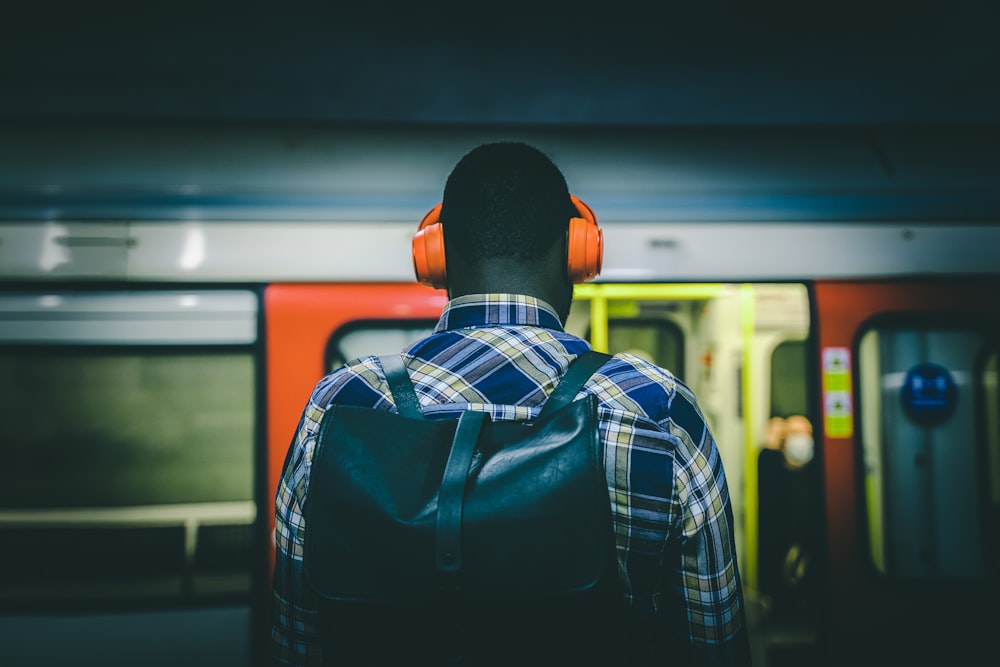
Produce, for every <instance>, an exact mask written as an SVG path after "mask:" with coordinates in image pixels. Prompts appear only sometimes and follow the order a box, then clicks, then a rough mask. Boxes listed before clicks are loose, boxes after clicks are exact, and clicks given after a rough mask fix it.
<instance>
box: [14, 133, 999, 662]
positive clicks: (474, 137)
mask: <svg viewBox="0 0 1000 667" xmlns="http://www.w3.org/2000/svg"><path fill="white" fill-rule="evenodd" d="M503 140H518V141H526V142H528V143H530V144H532V145H535V146H537V147H538V148H540V149H541V150H543V151H544V152H546V153H547V154H548V155H550V156H551V157H552V159H553V160H554V161H555V162H556V164H557V165H559V167H560V168H561V169H562V170H563V172H564V173H565V175H566V179H567V182H568V183H569V186H570V190H571V191H572V192H574V193H575V194H577V195H578V196H580V197H581V198H582V199H584V200H585V201H586V202H587V203H588V204H589V205H590V206H591V207H592V208H593V210H594V211H595V213H596V215H597V218H598V221H599V222H600V224H601V227H602V228H603V230H604V235H605V236H604V238H605V260H604V268H603V271H602V273H601V275H600V276H599V277H598V279H597V280H595V281H592V282H589V283H585V284H582V285H578V286H577V288H576V291H575V295H574V305H573V308H572V311H571V312H570V315H569V318H568V320H567V322H566V328H567V330H569V331H571V332H574V333H576V334H578V335H580V336H582V337H585V338H587V339H588V340H589V341H590V342H591V344H592V345H593V347H595V348H596V349H599V350H604V351H609V352H612V353H616V352H626V351H627V352H631V353H634V354H639V355H642V356H645V357H647V358H649V359H651V360H653V361H655V362H656V363H658V364H660V365H662V366H664V367H667V368H669V369H671V370H672V371H673V372H674V373H675V374H676V375H677V376H678V377H679V378H681V379H682V380H683V381H684V382H685V383H686V384H688V385H689V386H690V387H691V388H692V389H693V390H694V391H695V393H696V395H697V396H698V398H699V401H700V405H701V408H702V410H703V411H704V413H705V416H706V419H707V421H708V423H709V425H710V427H711V428H712V431H713V433H714V435H715V437H716V439H717V441H718V443H719V447H720V451H721V454H722V458H723V462H724V465H725V469H726V475H727V479H728V483H729V489H730V494H731V498H732V502H733V508H734V515H735V521H736V537H737V547H738V558H739V563H740V567H741V572H742V575H743V583H744V593H745V599H746V610H747V619H748V624H749V627H750V637H751V647H752V652H753V656H754V662H755V664H757V665H759V666H772V665H774V666H780V665H805V664H816V665H842V664H843V665H858V664H871V665H885V664H907V665H912V664H928V665H937V664H987V663H990V664H993V663H995V661H996V660H997V656H996V651H995V649H994V648H993V647H992V645H991V642H990V639H991V630H992V628H993V627H994V626H995V621H996V618H997V615H996V612H995V611H994V610H993V608H994V602H993V600H994V597H993V596H994V594H995V593H996V592H997V591H998V582H1000V579H998V566H1000V551H998V550H1000V544H998V538H997V535H1000V394H998V389H997V373H998V369H997V366H998V358H1000V164H998V162H997V160H996V159H995V156H996V155H998V154H1000V127H998V126H995V125H990V124H983V125H962V126H951V125H936V126H864V127H857V126H819V127H812V126H766V125H761V126H748V127H713V126H697V127H666V128H665V127H641V126H637V127H616V126H609V127H593V126H574V125H568V126H544V125H540V126H489V125H484V126H477V125H436V124H426V123H425V124H363V123H327V124H324V123H313V124H309V123H296V124H281V123H266V122H243V123H225V124H223V123H208V122H194V121H190V122H186V121H176V122H167V121H163V122H154V121H128V120H120V121H113V122H112V121H103V120H67V119H62V120H59V119H30V120H29V119H23V120H17V119H14V120H11V121H9V122H7V123H5V124H4V125H3V126H0V146H2V147H3V150H2V151H0V425H2V426H0V457H2V461H3V463H2V465H0V479H2V482H3V483H2V484H0V536H2V543H3V545H4V548H3V549H0V563H2V567H0V636H2V637H3V641H2V642H0V645H2V647H3V648H2V649H0V650H2V651H3V655H2V657H0V661H3V662H4V663H5V664H17V665H41V664H67V663H68V664H77V665H80V664H102V665H118V664H122V665H124V664H130V665H131V664H145V665H157V664H164V665H166V664H171V665H173V664H187V665H200V664H202V663H203V662H204V664H209V663H211V664H215V665H219V664H224V665H230V664H231V665H251V664H259V663H261V662H263V660H264V656H265V655H266V652H267V644H268V623H269V618H268V613H269V612H268V609H269V606H268V605H269V600H270V578H269V577H270V570H271V567H272V565H273V529H274V515H273V513H274V493H275V488H276V484H277V479H278V476H279V474H280V471H281V466H282V463H283V461H284V457H285V454H286V451H287V448H288V445H289V443H290V440H291V437H292V435H293V433H294V430H295V427H296V424H297V421H298V419H299V416H300V413H301V410H302V407H303V405H304V403H305V400H306V398H307V397H308V395H309V393H310V390H311V389H312V387H313V386H314V385H315V383H316V382H317V381H318V380H319V379H320V378H321V377H322V376H323V375H324V374H326V373H328V372H330V371H331V370H333V369H335V368H337V367H338V366H340V365H341V364H343V363H345V362H346V361H348V360H351V359H353V358H355V357H358V356H364V355H368V354H386V353H392V352H396V351H398V350H399V349H401V348H402V347H403V346H405V345H406V344H407V343H408V342H410V341H412V340H415V339H417V338H419V337H420V336H423V335H426V334H427V333H428V332H429V331H430V330H431V328H432V327H433V326H434V323H435V321H436V319H437V316H438V314H439V313H440V311H441V308H442V306H443V305H444V303H445V302H446V299H447V297H446V294H445V293H444V292H443V291H441V290H435V289H432V288H429V287H425V286H423V285H420V284H418V283H417V282H416V281H415V279H414V276H413V270H412V260H411V257H410V239H411V238H412V235H413V233H414V232H415V230H416V226H417V223H418V222H419V220H420V219H421V217H422V216H423V214H424V213H425V212H426V211H427V210H429V209H430V208H431V207H432V206H433V205H434V204H436V203H437V202H438V201H440V197H441V192H442V189H443V185H444V181H445V179H446V177H447V175H448V173H449V172H450V170H451V168H452V166H453V165H454V164H455V163H456V162H457V161H458V160H459V159H460V158H461V156H462V155H464V153H465V152H467V151H468V150H470V149H471V148H473V147H474V146H476V145H478V144H480V143H484V142H487V141H503ZM793 420H798V421H799V422H804V423H805V424H806V425H807V427H806V429H805V431H806V433H805V435H807V436H808V437H806V438H804V439H803V438H799V439H798V440H797V441H796V442H797V443H798V444H797V445H796V448H795V449H794V451H793V450H792V448H791V442H792V439H791V436H790V435H789V436H788V438H787V439H786V441H785V444H786V445H787V446H788V447H787V448H783V445H782V443H781V442H780V440H781V439H780V438H778V439H777V441H776V440H775V438H774V437H773V435H774V432H773V430H772V427H776V426H781V427H782V428H787V429H788V430H789V432H790V431H791V425H792V424H793ZM123 637H124V638H125V639H123ZM112 646H113V647H114V649H113V650H111V649H109V647H112Z"/></svg>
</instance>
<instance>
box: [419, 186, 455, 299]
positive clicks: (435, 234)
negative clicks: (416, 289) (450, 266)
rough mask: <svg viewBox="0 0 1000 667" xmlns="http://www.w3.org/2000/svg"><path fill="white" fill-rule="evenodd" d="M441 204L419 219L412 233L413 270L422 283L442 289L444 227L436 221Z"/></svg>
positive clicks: (444, 279)
mask: <svg viewBox="0 0 1000 667" xmlns="http://www.w3.org/2000/svg"><path fill="white" fill-rule="evenodd" d="M440 215H441V204H438V205H437V206H435V207H434V208H433V209H431V210H430V212H429V213H428V214H427V215H425V216H424V219H423V220H421V221H420V227H419V228H418V229H417V233H416V234H414V235H413V272H414V273H415V274H416V276H417V280H418V281H420V282H421V283H423V284H424V285H429V286H430V287H435V288H437V289H444V288H445V286H446V285H447V271H446V270H445V261H444V228H443V227H442V226H441V223H439V222H438V218H439V216H440Z"/></svg>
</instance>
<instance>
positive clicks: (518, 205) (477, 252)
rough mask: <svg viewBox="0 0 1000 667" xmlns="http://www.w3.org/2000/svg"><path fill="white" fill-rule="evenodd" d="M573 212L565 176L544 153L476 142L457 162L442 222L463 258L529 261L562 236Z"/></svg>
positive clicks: (518, 145)
mask: <svg viewBox="0 0 1000 667" xmlns="http://www.w3.org/2000/svg"><path fill="white" fill-rule="evenodd" d="M575 211H576V209H575V207H574V206H573V203H572V201H571V200H570V197H569V190H568V189H567V187H566V179H565V177H563V174H562V172H561V171H560V170H559V168H558V167H556V165H555V164H554V163H553V162H552V160H551V159H549V157H548V156H547V155H545V154H544V153H542V152H541V151H540V150H538V149H537V148H534V147H533V146H529V145H528V144H524V143H519V142H499V143H489V144H483V145H481V146H478V147H477V148H475V149H473V150H472V151H470V152H469V153H467V154H466V155H465V157H463V158H462V159H461V160H460V161H459V162H458V164H457V165H455V168H454V169H453V170H452V172H451V175H450V176H449V177H448V181H447V183H446V184H445V188H444V201H443V202H442V207H441V224H442V225H443V228H444V236H445V242H446V244H447V246H448V252H449V253H452V252H458V253H460V254H461V255H462V258H463V261H470V262H475V261H479V260H484V259H488V258H491V257H505V258H512V259H533V258H537V257H540V256H541V255H542V254H543V253H544V252H545V251H547V250H548V249H550V248H551V247H552V245H553V244H554V243H556V242H557V241H558V240H559V239H561V238H565V235H566V229H567V226H568V223H569V219H570V218H571V217H573V216H574V215H576V213H575Z"/></svg>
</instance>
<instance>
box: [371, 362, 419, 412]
mask: <svg viewBox="0 0 1000 667" xmlns="http://www.w3.org/2000/svg"><path fill="white" fill-rule="evenodd" d="M378 361H379V363H380V364H382V370H383V371H385V381H386V382H388V383H389V391H390V392H391V393H392V400H393V401H395V402H396V409H397V410H399V414H401V415H403V416H404V417H409V418H411V419H423V418H424V413H423V412H421V411H420V400H419V399H418V398H417V392H416V390H415V389H414V388H413V382H412V381H410V375H409V374H408V373H407V372H406V364H404V363H403V357H402V356H401V355H398V354H390V355H386V356H384V357H379V358H378Z"/></svg>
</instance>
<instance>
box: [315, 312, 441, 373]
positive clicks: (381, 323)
mask: <svg viewBox="0 0 1000 667" xmlns="http://www.w3.org/2000/svg"><path fill="white" fill-rule="evenodd" d="M400 322H407V323H412V324H413V326H408V327H405V328H401V327H399V326H397V325H398V324H399V323H400ZM437 323H438V320H437V319H432V318H425V317H415V318H401V317H396V318H378V319H373V318H363V319H357V320H351V321H350V322H346V323H344V324H342V325H341V326H339V327H337V328H336V329H334V330H333V331H331V332H330V335H329V337H328V338H327V341H326V347H325V348H324V350H323V373H324V374H328V373H332V372H333V371H336V370H337V369H339V368H341V367H343V366H344V365H346V364H349V363H350V362H352V361H354V360H356V359H358V358H359V357H350V358H345V356H344V355H343V354H341V353H340V352H339V351H338V345H339V344H340V342H341V341H342V340H343V339H344V338H346V337H347V336H350V335H353V334H356V333H359V332H362V331H379V330H381V331H392V330H395V331H421V332H424V331H426V332H427V333H426V334H425V335H422V336H419V337H417V338H415V339H414V340H413V341H412V342H417V341H419V340H422V339H423V338H425V337H426V336H427V335H430V333H432V332H433V330H434V327H435V326H436V325H437ZM403 349H404V348H400V349H398V350H395V351H390V350H386V351H382V352H379V351H377V350H372V351H370V352H366V353H365V355H364V356H374V355H378V354H396V353H399V352H401V351H402V350H403ZM335 355H336V357H335ZM334 358H339V359H341V360H342V361H341V362H340V363H339V364H336V365H334V363H333V359H334Z"/></svg>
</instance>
